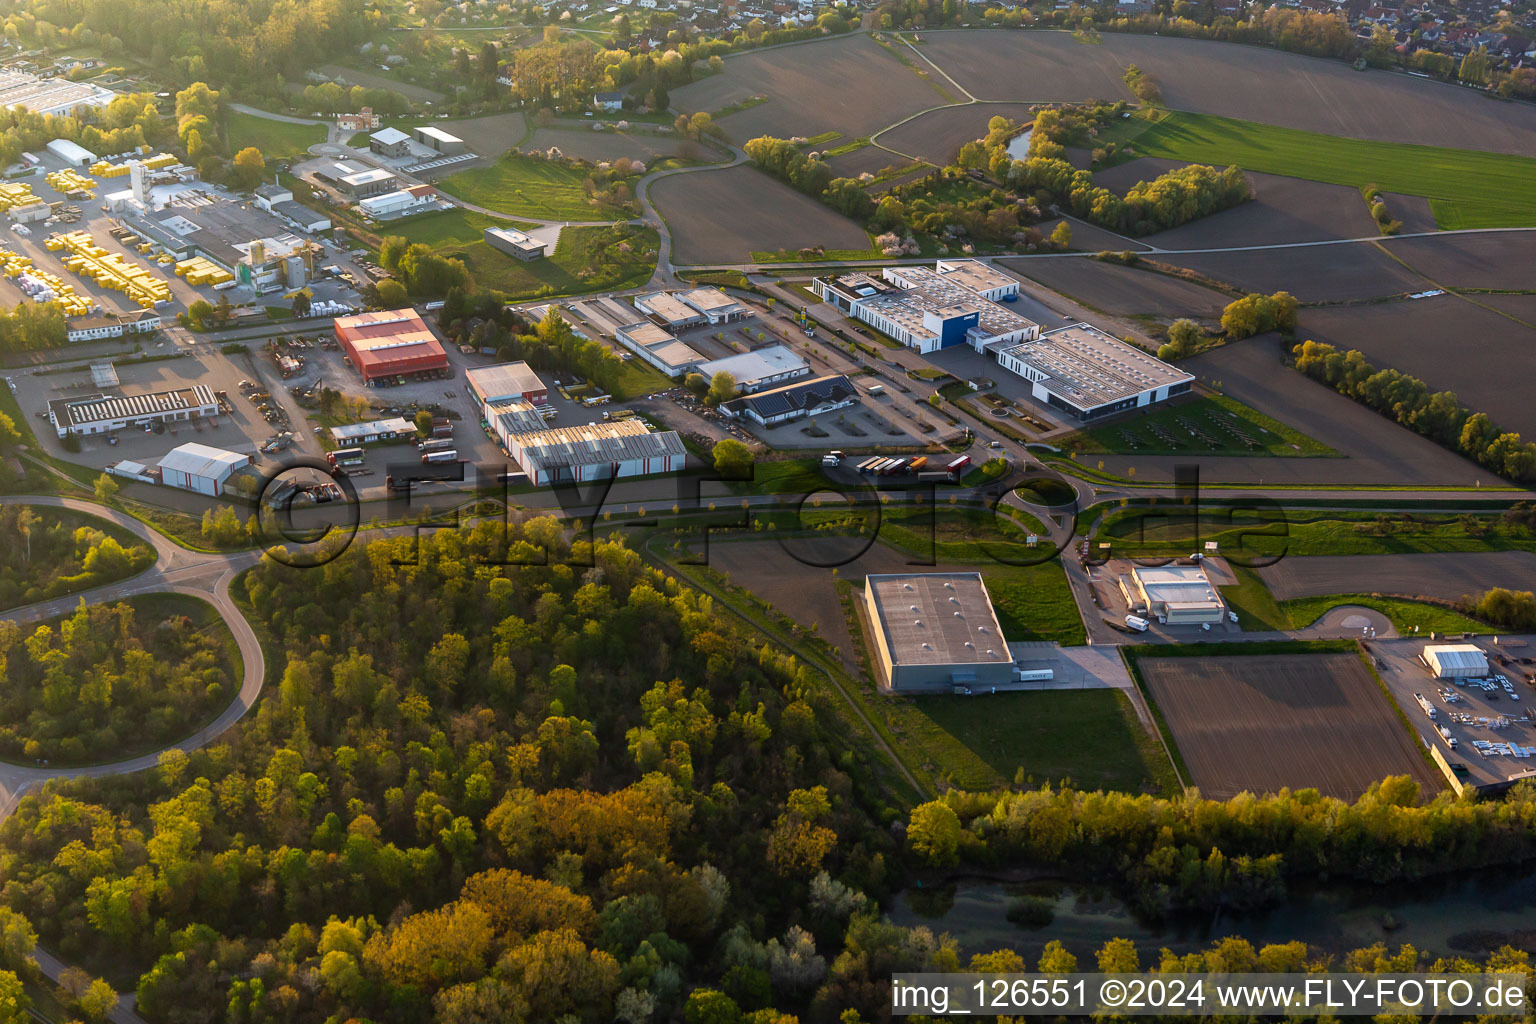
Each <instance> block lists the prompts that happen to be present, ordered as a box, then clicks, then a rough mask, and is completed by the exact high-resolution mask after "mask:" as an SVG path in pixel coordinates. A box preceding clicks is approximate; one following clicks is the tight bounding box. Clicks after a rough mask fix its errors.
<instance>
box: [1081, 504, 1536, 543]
mask: <svg viewBox="0 0 1536 1024" xmlns="http://www.w3.org/2000/svg"><path fill="white" fill-rule="evenodd" d="M1197 527H1198V529H1197ZM1097 536H1098V539H1100V540H1107V541H1110V542H1111V543H1112V544H1113V545H1114V550H1115V553H1116V554H1124V555H1136V554H1147V555H1158V554H1163V555H1177V554H1187V553H1188V552H1189V551H1190V550H1191V548H1190V545H1191V544H1194V543H1196V542H1197V541H1201V542H1203V541H1210V540H1214V541H1216V542H1217V543H1218V544H1219V545H1220V547H1221V550H1222V551H1224V552H1234V553H1235V552H1241V553H1243V554H1245V555H1249V556H1252V555H1258V554H1265V555H1280V554H1285V555H1392V554H1404V553H1409V552H1436V551H1512V550H1518V551H1536V534H1533V533H1532V532H1531V531H1530V530H1527V529H1525V528H1524V527H1520V526H1516V525H1514V524H1509V523H1505V522H1503V521H1502V520H1501V518H1500V517H1499V516H1498V515H1497V514H1484V515H1478V516H1471V515H1467V516H1459V515H1430V514H1425V513H1404V512H1371V511H1364V510H1361V511H1344V510H1340V511H1330V510H1297V509H1285V510H1268V509H1265V510H1247V509H1226V508H1213V507H1207V508H1205V509H1203V510H1202V511H1201V513H1200V520H1199V522H1198V523H1196V522H1195V520H1194V518H1193V516H1191V515H1189V514H1188V513H1186V512H1184V511H1182V510H1181V509H1180V508H1179V507H1178V506H1175V505H1172V504H1170V505H1168V506H1167V507H1166V508H1165V509H1158V508H1151V509H1123V510H1120V511H1116V512H1112V513H1110V514H1109V515H1108V516H1106V517H1105V519H1104V522H1103V523H1102V524H1101V525H1100V528H1099V532H1098V535H1097Z"/></svg>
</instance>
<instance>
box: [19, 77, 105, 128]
mask: <svg viewBox="0 0 1536 1024" xmlns="http://www.w3.org/2000/svg"><path fill="white" fill-rule="evenodd" d="M116 98H117V93H115V92H113V91H112V90H110V89H103V88H102V87H101V86H99V85H91V84H90V83H88V82H71V81H70V80H69V79H67V78H39V77H38V76H37V75H29V74H27V73H26V72H23V71H9V70H0V107H3V108H5V109H6V110H12V109H14V108H16V107H26V108H27V110H29V111H31V112H32V113H34V114H39V115H41V116H44V117H46V116H48V115H49V114H58V115H63V114H68V113H70V112H72V111H74V110H75V109H76V108H78V107H104V106H106V105H107V104H108V103H111V102H112V101H113V100H115V99H116Z"/></svg>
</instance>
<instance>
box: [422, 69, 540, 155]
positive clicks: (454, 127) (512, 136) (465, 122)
mask: <svg viewBox="0 0 1536 1024" xmlns="http://www.w3.org/2000/svg"><path fill="white" fill-rule="evenodd" d="M482 42H483V40H482ZM433 123H434V124H436V125H437V127H439V128H441V129H443V131H445V132H452V133H453V134H454V135H457V136H458V137H459V138H461V139H463V140H464V144H465V145H467V146H468V147H469V148H470V149H472V150H473V151H475V152H476V153H480V154H483V155H486V156H489V157H494V156H496V154H498V153H505V152H506V151H507V150H509V149H515V148H516V147H517V144H518V142H520V141H521V140H522V138H523V136H525V135H527V134H528V122H527V119H525V118H524V117H523V115H522V112H521V111H517V110H512V111H508V112H507V113H504V114H486V115H484V116H482V117H467V118H463V119H462V120H457V121H434V122H433Z"/></svg>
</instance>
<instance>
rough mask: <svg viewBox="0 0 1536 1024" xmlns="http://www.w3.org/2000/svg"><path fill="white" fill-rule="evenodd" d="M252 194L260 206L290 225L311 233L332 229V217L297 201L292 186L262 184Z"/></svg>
mask: <svg viewBox="0 0 1536 1024" xmlns="http://www.w3.org/2000/svg"><path fill="white" fill-rule="evenodd" d="M252 195H253V197H254V198H255V200H256V205H257V206H258V207H259V208H261V209H263V210H265V211H267V212H268V213H270V214H272V216H274V217H276V218H277V219H278V220H281V221H282V222H283V223H285V224H287V225H289V226H290V227H293V228H296V229H298V230H299V231H307V232H309V233H311V234H313V233H314V232H316V231H328V230H330V227H331V218H329V217H327V216H326V215H325V214H323V213H316V212H315V211H314V210H311V209H310V208H309V207H307V206H305V205H304V204H302V203H298V202H295V201H294V198H293V190H292V189H290V188H286V187H284V186H282V185H262V186H261V187H260V188H258V189H257V190H256V191H255V192H254V193H252Z"/></svg>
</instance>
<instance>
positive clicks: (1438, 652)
mask: <svg viewBox="0 0 1536 1024" xmlns="http://www.w3.org/2000/svg"><path fill="white" fill-rule="evenodd" d="M1424 664H1426V665H1428V666H1429V670H1430V671H1431V672H1433V673H1434V674H1435V678H1436V679H1468V678H1474V677H1481V676H1486V675H1487V674H1488V655H1486V654H1484V653H1483V651H1482V648H1480V647H1478V646H1477V645H1476V644H1436V645H1431V646H1429V647H1425V648H1424Z"/></svg>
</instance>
